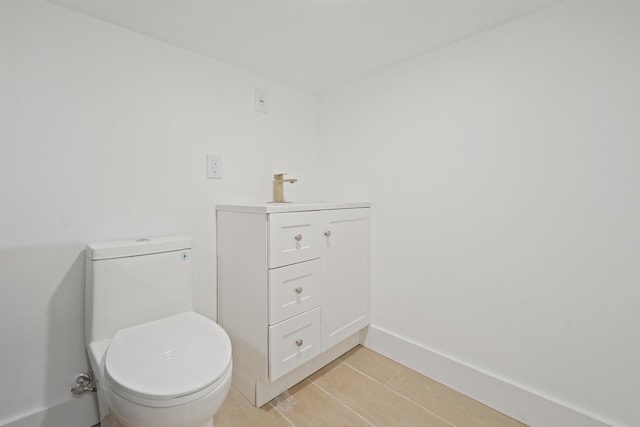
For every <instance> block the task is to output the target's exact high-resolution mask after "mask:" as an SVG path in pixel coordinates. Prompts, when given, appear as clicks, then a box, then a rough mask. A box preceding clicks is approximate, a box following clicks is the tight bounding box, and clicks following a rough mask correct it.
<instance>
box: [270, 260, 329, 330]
mask: <svg viewBox="0 0 640 427" xmlns="http://www.w3.org/2000/svg"><path fill="white" fill-rule="evenodd" d="M319 305H320V260H319V259H314V260H312V261H306V262H302V263H300V264H293V265H288V266H286V267H280V268H275V269H273V270H269V324H270V325H275V324H276V323H278V322H281V321H283V320H285V319H288V318H290V317H293V316H295V315H297V314H300V313H303V312H305V311H307V310H310V309H312V308H314V307H317V306H319Z"/></svg>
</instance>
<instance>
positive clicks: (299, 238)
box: [294, 234, 302, 242]
mask: <svg viewBox="0 0 640 427" xmlns="http://www.w3.org/2000/svg"><path fill="white" fill-rule="evenodd" d="M294 239H296V242H299V241H300V240H302V234H296V237H294Z"/></svg>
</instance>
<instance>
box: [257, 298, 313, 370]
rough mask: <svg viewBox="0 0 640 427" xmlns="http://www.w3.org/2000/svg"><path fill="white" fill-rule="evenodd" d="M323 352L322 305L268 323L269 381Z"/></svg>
mask: <svg viewBox="0 0 640 427" xmlns="http://www.w3.org/2000/svg"><path fill="white" fill-rule="evenodd" d="M318 354H320V307H318V308H314V309H313V310H311V311H308V312H306V313H303V314H300V315H298V316H295V317H292V318H291V319H289V320H285V321H284V322H280V323H278V324H277V325H274V326H269V380H270V381H274V380H276V379H278V378H280V377H281V376H283V375H284V374H286V373H287V372H290V371H291V370H293V369H295V368H297V367H298V366H300V365H302V364H303V363H305V362H307V361H308V360H310V359H312V358H313V357H315V356H317V355H318Z"/></svg>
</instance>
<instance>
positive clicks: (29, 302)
mask: <svg viewBox="0 0 640 427" xmlns="http://www.w3.org/2000/svg"><path fill="white" fill-rule="evenodd" d="M0 8H1V9H0V19H1V21H0V28H1V30H0V31H1V33H0V37H1V41H0V42H1V45H0V55H1V58H0V59H1V66H0V67H1V68H0V73H1V75H0V77H1V80H0V84H1V86H0V90H1V98H2V100H1V108H2V110H1V111H2V114H1V123H0V126H1V133H0V136H1V152H0V155H1V185H2V187H1V199H0V200H1V210H0V215H1V229H0V233H1V234H0V237H1V239H0V243H1V249H0V250H1V252H0V254H1V258H0V260H1V264H0V271H1V276H0V280H1V281H0V283H1V285H0V286H1V288H0V339H1V341H0V342H1V350H0V384H1V386H0V425H4V424H5V423H8V422H9V421H10V420H13V419H19V418H22V417H23V416H25V415H27V414H30V413H36V415H37V414H38V413H39V412H38V411H40V410H42V409H44V408H49V407H52V408H53V407H59V406H60V405H65V404H69V408H71V410H73V411H80V409H79V408H80V406H78V405H81V406H83V407H85V406H86V405H88V404H89V403H84V402H83V401H82V400H77V401H76V400H75V399H73V398H72V396H71V395H70V393H69V384H70V380H71V377H72V376H73V375H74V374H76V373H79V372H81V371H83V370H85V369H86V368H87V360H86V356H85V351H84V343H83V338H82V337H83V334H82V328H83V327H82V324H83V306H84V296H83V289H84V255H83V249H84V247H85V245H86V243H87V242H90V241H97V240H104V239H120V238H132V237H141V236H153V235H160V234H167V233H182V234H186V235H190V236H192V237H193V242H194V254H193V259H194V263H193V265H194V282H195V283H194V296H195V308H196V310H197V311H199V312H201V313H203V314H205V315H208V316H210V317H212V318H215V314H216V313H215V307H216V301H215V295H216V293H215V277H216V271H215V255H216V254H215V237H216V236H215V219H214V215H215V211H214V206H215V204H216V203H220V202H238V201H246V202H252V201H266V200H269V199H270V198H271V176H272V174H273V173H274V172H276V171H283V170H284V171H286V172H290V173H291V174H292V176H294V177H296V178H298V179H299V181H298V183H296V184H295V185H294V186H289V187H288V188H287V195H288V196H290V198H291V199H292V200H296V201H310V200H315V199H316V196H317V167H316V162H317V159H316V155H315V153H316V149H317V143H318V141H317V138H318V130H317V123H318V117H317V98H316V97H315V96H312V95H309V94H306V93H303V92H298V91H295V90H293V89H290V88H288V87H284V86H281V85H278V84H276V83H273V82H271V81H269V80H266V79H264V78H261V77H258V76H255V75H252V74H249V73H245V72H242V71H239V70H237V69H234V68H232V67H229V66H227V65H224V64H221V63H218V62H215V61H212V60H210V59H207V58H205V57H202V56H199V55H195V54H192V53H189V52H187V51H184V50H181V49H178V48H174V47H172V46H169V45H167V44H164V43H161V42H158V41H154V40H151V39H148V38H145V37H143V36H140V35H137V34H134V33H131V32H128V31H126V30H123V29H121V28H118V27H115V26H111V25H108V24H105V23H103V22H100V21H97V20H94V19H92V18H89V17H86V16H84V15H81V14H78V13H75V12H72V11H69V10H66V9H64V8H61V7H59V6H55V5H52V4H49V3H45V2H41V1H20V0H2V1H1V2H0ZM256 88H257V89H261V90H264V91H266V92H267V93H268V95H269V102H270V105H269V113H268V114H261V113H257V112H256V111H255V110H254V105H253V103H254V90H255V89H256ZM206 153H217V154H221V155H223V157H224V173H225V176H224V179H223V180H219V181H218V180H207V179H206V176H205V170H206V169H205V164H206ZM140 303H141V304H144V303H145V302H144V301H141V302H140ZM89 400H91V398H89ZM75 403H77V404H76V405H75V406H74V404H75ZM56 405H58V406H56ZM88 413H90V414H91V413H92V412H91V411H88ZM38 417H39V418H38ZM30 420H31V421H29V422H27V421H25V422H24V423H26V424H29V423H31V424H30V425H31V426H33V425H36V423H38V424H37V425H42V426H46V427H51V426H53V425H56V424H57V422H55V421H52V419H51V418H47V416H46V414H45V416H35V418H34V417H32V418H30ZM67 422H69V421H68V420H67ZM75 422H78V425H79V426H82V423H83V422H85V421H82V420H78V419H76V420H75ZM58 425H62V424H58ZM65 425H68V426H69V427H73V426H71V425H69V424H65ZM87 425H88V424H86V423H85V424H84V426H82V427H86V426H87Z"/></svg>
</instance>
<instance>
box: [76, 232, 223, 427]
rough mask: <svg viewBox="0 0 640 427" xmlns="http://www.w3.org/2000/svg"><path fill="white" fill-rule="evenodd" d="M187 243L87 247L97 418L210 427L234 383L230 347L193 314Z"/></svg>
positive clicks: (134, 424) (146, 426)
mask: <svg viewBox="0 0 640 427" xmlns="http://www.w3.org/2000/svg"><path fill="white" fill-rule="evenodd" d="M190 275H191V270H190V241H189V240H188V239H185V238H182V237H179V236H178V237H167V238H158V239H151V240H144V241H141V242H136V241H125V242H112V243H108V244H92V245H89V246H88V248H87V301H86V305H87V310H86V312H87V313H86V316H87V318H86V319H85V329H86V332H85V333H86V335H87V343H88V345H87V350H88V354H89V359H90V362H91V365H92V368H93V371H94V375H95V377H96V379H97V391H98V401H99V407H100V418H101V420H103V419H105V418H106V417H107V416H108V415H110V416H111V418H110V420H115V423H116V424H113V423H112V424H110V425H112V426H113V425H116V426H117V425H120V426H123V427H205V426H207V427H211V426H213V416H214V414H215V413H216V412H217V411H218V409H220V407H221V406H222V403H223V402H224V399H225V398H226V396H227V394H228V391H229V387H230V385H231V370H232V361H231V342H230V340H229V337H228V336H227V334H226V333H225V331H224V330H223V329H222V328H221V327H220V326H218V325H217V324H216V323H215V322H213V321H211V320H210V319H208V318H206V317H204V316H202V315H200V314H198V313H195V312H193V311H191V310H190V308H191V302H190V300H191V284H190Z"/></svg>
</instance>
